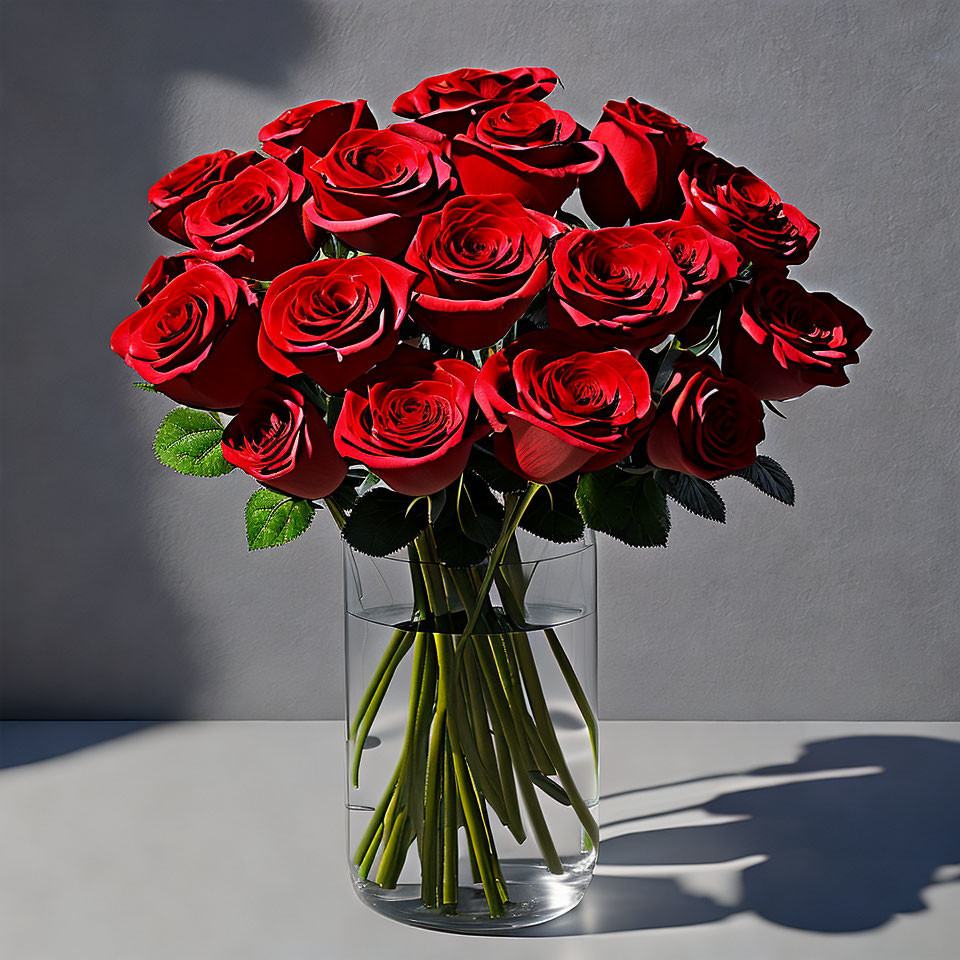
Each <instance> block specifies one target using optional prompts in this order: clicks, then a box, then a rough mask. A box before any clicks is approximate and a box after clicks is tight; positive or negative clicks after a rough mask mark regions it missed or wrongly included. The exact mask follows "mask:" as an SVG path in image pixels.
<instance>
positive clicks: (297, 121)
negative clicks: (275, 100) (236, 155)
mask: <svg viewBox="0 0 960 960" xmlns="http://www.w3.org/2000/svg"><path fill="white" fill-rule="evenodd" d="M361 127H362V128H364V129H368V130H376V128H377V121H376V120H374V118H373V114H372V113H371V112H370V108H369V107H368V106H367V101H366V100H354V101H353V102H352V103H341V102H340V101H339V100H315V101H314V102H313V103H305V104H304V105H303V106H302V107H291V108H290V109H289V110H284V111H283V113H281V114H280V116H279V117H277V119H276V120H274V121H272V122H271V123H268V124H267V125H266V126H265V127H263V129H261V131H260V134H259V138H260V142H261V143H262V144H263V152H264V153H267V154H269V155H270V156H271V157H276V158H277V159H278V160H286V159H287V158H288V157H289V156H291V155H292V154H293V153H294V151H295V150H297V149H298V148H299V147H303V148H304V149H305V150H309V151H310V152H311V153H315V154H317V156H321V157H322V156H323V155H324V154H325V153H326V152H327V151H328V150H329V149H330V148H331V147H332V146H333V144H334V142H335V141H336V140H337V138H338V137H339V136H340V135H341V134H344V133H346V132H347V131H348V130H356V129H358V128H361Z"/></svg>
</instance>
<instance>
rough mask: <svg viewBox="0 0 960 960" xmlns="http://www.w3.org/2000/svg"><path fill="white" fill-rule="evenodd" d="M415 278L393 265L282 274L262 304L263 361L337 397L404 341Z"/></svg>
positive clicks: (369, 263)
mask: <svg viewBox="0 0 960 960" xmlns="http://www.w3.org/2000/svg"><path fill="white" fill-rule="evenodd" d="M414 279H415V278H414V275H413V274H412V273H411V272H410V271H409V270H405V269H404V268H403V267H401V266H399V265H398V264H396V263H393V262H392V261H390V260H381V259H380V258H379V257H353V258H351V259H349V260H318V261H316V262H314V263H305V264H303V265H302V266H299V267H293V268H292V269H290V270H287V271H286V272H285V273H281V274H280V276H279V277H277V279H276V280H274V281H273V282H272V283H271V284H270V288H269V290H267V294H266V296H265V297H264V299H263V308H262V312H263V323H262V324H261V327H260V356H261V357H262V358H263V361H264V362H265V363H266V364H267V366H268V367H270V368H271V369H273V370H276V371H277V373H280V374H282V375H283V376H294V375H295V374H297V373H301V372H302V373H305V374H307V376H309V377H311V378H313V379H314V380H315V381H316V382H317V383H319V384H320V386H321V387H323V389H324V390H326V391H327V392H328V393H339V392H340V391H341V390H343V388H344V387H345V386H346V385H347V384H348V383H349V382H350V381H351V380H355V379H356V378H357V377H359V376H360V375H361V374H363V373H366V372H367V371H368V370H369V369H370V368H371V367H372V366H373V365H374V364H376V363H379V362H380V361H381V360H386V358H387V357H389V356H390V354H391V353H393V351H394V348H395V347H396V346H397V344H398V343H399V342H400V335H399V330H400V323H401V321H402V320H403V318H404V316H405V315H406V312H407V306H408V304H409V302H410V291H411V290H412V288H413V281H414Z"/></svg>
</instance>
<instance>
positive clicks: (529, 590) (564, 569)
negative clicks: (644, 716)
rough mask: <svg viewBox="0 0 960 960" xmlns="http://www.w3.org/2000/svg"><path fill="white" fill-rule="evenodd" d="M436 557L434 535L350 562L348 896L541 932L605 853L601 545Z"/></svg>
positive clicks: (522, 537) (518, 539)
mask: <svg viewBox="0 0 960 960" xmlns="http://www.w3.org/2000/svg"><path fill="white" fill-rule="evenodd" d="M447 555H448V556H449V551H448V553H447ZM438 556H439V554H438V551H437V549H436V542H435V541H434V539H433V535H432V531H431V529H430V528H429V527H428V528H427V530H426V531H425V532H424V533H422V534H421V535H420V537H418V538H417V540H416V541H415V542H414V543H413V544H412V545H411V546H410V547H409V548H407V550H406V551H404V552H403V553H402V554H401V553H397V554H393V555H391V556H388V557H384V558H374V557H369V556H365V555H363V554H360V553H357V552H355V551H354V550H353V549H351V548H350V546H349V545H346V544H345V545H344V600H345V611H346V631H345V634H346V657H345V664H346V726H347V743H346V770H347V791H346V797H347V799H346V806H347V838H348V856H349V862H350V870H351V875H352V878H353V884H354V888H355V889H356V891H357V894H358V896H359V897H360V899H361V900H363V902H364V903H366V904H367V905H368V906H370V907H371V908H373V909H374V910H376V911H378V912H379V913H382V914H384V915H386V916H389V917H392V918H394V919H397V920H401V921H404V922H406V923H411V924H416V925H420V926H426V927H434V928H439V929H445V930H463V931H469V932H483V931H493V930H504V929H511V928H515V927H522V926H528V925H531V924H536V923H542V922H544V921H546V920H550V919H552V918H554V917H557V916H560V915H561V914H563V913H566V912H567V911H568V910H571V909H572V908H573V907H574V906H576V905H577V903H579V901H580V900H581V898H582V897H583V894H584V892H585V890H586V887H587V884H588V883H589V882H590V879H591V876H592V874H593V867H594V863H595V861H596V854H597V846H598V843H599V832H598V828H597V801H598V766H597V723H596V696H597V630H596V544H595V541H594V539H593V535H592V533H591V532H590V531H587V532H586V534H585V537H584V539H582V540H580V541H577V542H575V543H568V544H554V543H550V542H548V541H545V540H540V539H538V538H535V537H533V536H529V535H526V534H524V533H523V532H522V531H518V534H517V536H515V537H514V538H513V539H512V541H511V543H510V546H509V549H508V550H507V551H506V553H505V554H504V559H503V561H502V562H501V563H500V564H498V565H497V567H496V569H495V570H488V569H487V565H486V564H485V563H480V564H477V565H474V566H455V565H452V564H450V563H444V562H441V561H440V560H439V559H438ZM485 581H489V586H490V589H489V593H487V590H486V587H487V583H486V582H485ZM471 620H473V621H475V625H473V626H472V627H471V624H470V621H471Z"/></svg>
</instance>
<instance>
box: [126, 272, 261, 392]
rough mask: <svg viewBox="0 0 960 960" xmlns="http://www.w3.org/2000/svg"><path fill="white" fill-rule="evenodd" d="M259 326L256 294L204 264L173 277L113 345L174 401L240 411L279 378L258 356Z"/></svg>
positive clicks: (129, 362) (132, 317)
mask: <svg viewBox="0 0 960 960" xmlns="http://www.w3.org/2000/svg"><path fill="white" fill-rule="evenodd" d="M259 322H260V318H259V315H258V313H257V309H256V297H255V296H254V294H253V292H252V291H251V290H250V288H249V287H248V286H247V285H246V284H245V283H241V282H239V281H237V280H235V279H234V278H233V277H231V276H229V275H228V274H227V273H225V272H224V271H223V270H221V269H220V268H219V267H218V266H215V265H214V264H212V263H205V264H199V265H197V266H194V267H191V269H189V270H187V271H186V272H185V273H182V274H180V276H177V277H174V278H173V279H172V280H171V281H170V282H169V283H168V284H167V285H166V286H165V287H164V288H163V289H162V290H161V291H160V292H159V293H158V294H157V295H156V296H155V297H154V298H153V299H152V300H150V302H149V303H148V304H147V305H146V306H145V307H141V308H140V309H139V310H137V311H136V313H133V314H131V315H130V316H129V317H127V319H126V320H124V321H123V322H122V323H121V324H120V325H119V326H118V327H117V329H116V330H114V332H113V336H112V337H111V339H110V346H111V348H112V349H113V351H114V352H115V353H117V354H119V355H120V356H121V357H123V359H124V360H125V361H126V364H127V366H129V367H132V368H133V369H134V370H136V371H137V373H139V374H140V376H141V377H143V379H144V380H146V381H147V383H151V384H153V386H155V387H156V388H157V390H159V391H160V393H163V394H166V395H167V396H168V397H170V399H171V400H175V401H176V402H177V403H184V404H186V405H187V406H190V407H199V408H201V409H208V410H234V409H236V408H237V407H239V406H240V404H241V403H243V401H244V400H245V399H246V397H247V395H248V394H249V393H250V392H251V390H255V389H256V388H257V387H262V386H263V385H264V384H266V383H269V382H270V381H271V380H272V379H273V378H274V374H273V371H272V370H270V369H269V368H268V367H267V366H265V364H264V363H263V362H262V361H261V360H260V357H259V355H258V353H257V327H258V326H259Z"/></svg>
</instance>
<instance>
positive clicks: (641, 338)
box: [547, 227, 686, 353]
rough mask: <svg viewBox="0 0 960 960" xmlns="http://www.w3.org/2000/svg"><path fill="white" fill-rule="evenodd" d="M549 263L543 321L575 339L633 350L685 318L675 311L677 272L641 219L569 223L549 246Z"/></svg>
mask: <svg viewBox="0 0 960 960" xmlns="http://www.w3.org/2000/svg"><path fill="white" fill-rule="evenodd" d="M553 263H554V267H555V270H556V272H555V273H554V277H553V284H552V285H551V288H550V297H549V299H548V301H547V316H548V318H549V322H550V326H551V328H553V329H557V330H564V331H566V332H568V333H570V334H572V335H575V336H576V338H577V339H578V340H580V341H581V342H586V343H600V344H605V343H608V344H611V345H613V346H619V347H623V348H624V349H626V350H630V351H632V352H634V353H637V352H639V351H640V350H642V349H644V348H645V347H652V346H655V345H656V344H658V343H660V341H661V340H663V339H664V337H665V336H666V335H667V334H668V333H673V332H674V331H676V330H678V329H679V328H680V327H681V326H683V324H684V323H685V321H686V318H685V317H684V315H683V314H681V313H679V312H678V311H677V307H678V305H679V304H680V301H681V298H682V297H683V294H684V289H685V288H684V281H683V276H682V275H681V273H680V270H679V268H678V267H677V265H676V263H675V262H674V260H673V257H672V256H671V255H670V251H669V250H668V249H667V248H666V246H664V244H663V243H662V241H661V240H659V239H658V238H657V237H656V236H655V235H654V234H653V233H652V232H651V231H650V230H648V229H647V228H646V227H606V228H604V229H601V230H582V229H578V230H571V231H570V233H568V234H567V235H566V236H565V237H563V238H562V239H561V240H559V241H558V242H557V245H556V246H555V247H554V250H553Z"/></svg>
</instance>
